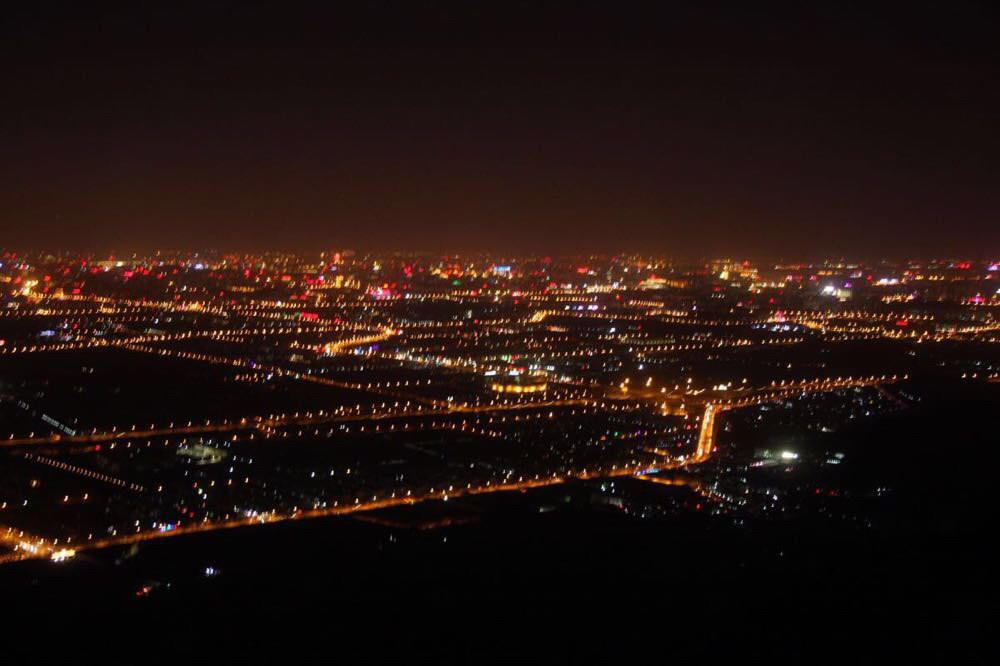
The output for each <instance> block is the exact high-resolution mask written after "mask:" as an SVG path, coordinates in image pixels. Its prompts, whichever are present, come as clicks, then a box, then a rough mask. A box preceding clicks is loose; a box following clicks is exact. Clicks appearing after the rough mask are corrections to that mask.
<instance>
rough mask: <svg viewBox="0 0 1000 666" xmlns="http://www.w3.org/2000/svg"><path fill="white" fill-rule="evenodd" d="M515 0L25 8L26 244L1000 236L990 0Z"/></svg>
mask: <svg viewBox="0 0 1000 666" xmlns="http://www.w3.org/2000/svg"><path fill="white" fill-rule="evenodd" d="M203 4H204V3H203ZM504 8H505V9H504V11H502V12H500V11H491V10H488V9H484V8H479V7H476V8H469V7H466V8H458V5H455V6H451V5H448V4H447V3H440V2H432V3H419V4H418V5H416V6H409V7H407V8H406V9H402V10H401V9H399V8H396V7H393V6H392V5H391V3H375V4H369V5H367V6H366V7H364V8H357V7H355V8H351V9H336V8H330V7H326V8H323V9H315V10H314V9H308V10H307V9H301V8H299V9H295V10H293V9H289V8H274V7H271V8H265V7H263V6H260V5H251V6H244V5H243V4H242V3H231V2H214V3H208V4H204V6H202V5H188V6H182V5H170V6H169V7H163V8H159V9H150V8H143V9H136V8H130V7H127V6H123V7H121V8H116V9H109V8H106V9H102V10H96V9H90V8H80V7H69V6H68V7H59V6H58V5H49V7H48V9H38V8H34V7H30V8H29V7H22V8H20V9H15V10H13V11H12V12H11V13H9V14H7V15H6V16H5V17H4V18H3V19H2V20H0V37H2V42H3V45H2V46H0V54H2V55H3V58H4V65H3V70H4V79H5V81H6V82H7V85H6V88H7V90H6V92H7V95H6V97H7V103H6V104H5V105H4V107H3V109H2V110H0V128H2V129H0V137H2V140H3V144H4V151H5V156H6V159H4V160H3V161H2V164H3V171H2V175H3V179H2V184H0V204H2V207H0V210H2V211H3V212H2V217H0V224H2V225H3V229H4V234H3V244H4V246H6V247H25V248H42V249H44V248H51V247H65V248H69V249H79V250H89V251H98V252H104V251H106V250H107V248H112V247H117V248H123V249H132V248H135V249H152V248H155V247H191V248H198V247H220V248H233V249H234V250H247V251H254V250H262V249H273V248H279V247H284V248H288V249H300V250H303V249H312V248H336V247H353V248H356V249H359V250H368V249H380V250H385V249H386V248H387V247H388V248H397V247H398V248H400V249H404V248H413V249H423V250H426V251H430V252H463V251H475V250H488V251H492V252H496V253H526V252H530V253H539V254H572V253H589V252H601V253H613V252H637V253H661V254H666V255H670V256H675V257H678V258H682V257H683V258H695V257H703V256H715V255H731V256H734V257H751V258H757V257H763V256H768V257H776V256H784V257H794V258H799V257H828V256H840V255H845V256H868V257H884V256H892V257H900V258H902V257H909V256H920V257H947V256H960V257H976V258H991V257H995V256H996V255H997V254H998V253H1000V224H997V216H996V211H997V190H996V182H997V176H998V173H997V167H996V166H995V162H996V157H995V156H996V155H997V154H998V153H1000V132H997V131H996V127H997V116H996V109H997V108H1000V107H998V103H1000V93H998V92H997V91H998V87H997V86H996V85H995V83H996V74H997V73H998V58H997V55H998V47H997V46H996V43H995V39H993V29H992V26H994V25H996V23H995V20H994V19H995V15H994V14H995V11H994V10H993V8H992V7H990V6H989V5H988V3H976V2H963V3H947V4H945V3H923V4H919V5H913V6H908V7H907V8H906V9H905V10H889V9H884V8H883V9H872V8H868V7H865V6H863V5H861V4H844V3H839V5H838V6H836V7H833V6H824V5H816V6H810V7H802V6H797V5H795V4H793V3H780V4H769V5H767V6H758V7H754V8H747V7H743V8H737V9H728V10H726V9H722V8H715V9H705V8H702V7H699V6H698V3H675V4H673V6H672V7H671V8H670V9H660V10H658V11H657V12H656V13H647V12H641V11H635V12H621V13H619V14H617V15H607V14H602V13H600V12H598V11H592V10H589V11H588V10H584V9H581V8H579V7H573V6H572V5H565V6H564V7H563V9H564V11H560V7H559V6H558V5H556V6H549V7H548V8H547V9H546V10H544V11H541V10H537V9H535V8H534V7H533V6H532V5H529V4H528V3H507V4H505V5H504Z"/></svg>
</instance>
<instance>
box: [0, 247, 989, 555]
mask: <svg viewBox="0 0 1000 666" xmlns="http://www.w3.org/2000/svg"><path fill="white" fill-rule="evenodd" d="M998 276H1000V271H998V263H997V262H996V261H970V260H965V259H949V260H940V261H931V262H927V261H921V262H917V261H914V262H895V263H893V262H878V263H874V264H872V263H864V262H847V261H843V260H838V261H817V262H802V263H795V264H781V265H756V264H752V263H751V262H749V261H741V260H733V259H719V260H710V261H704V262H696V263H675V262H672V261H670V260H668V259H666V258H663V257H642V256H631V255H614V256H597V255H595V256H584V257H548V256H499V255H491V254H474V255H461V256H458V255H448V256H441V255H433V254H422V253H398V252H386V253H384V254H358V253H354V252H351V251H348V250H340V251H329V252H323V253H319V254H314V255H305V254H289V253H277V252H276V253H264V254H257V255H249V254H225V253H200V252H188V253H177V252H155V253H152V254H148V255H142V254H130V255H115V256H100V257H99V256H93V255H79V254H59V253H35V254H26V253H20V252H15V251H3V252H2V253H0V454H2V455H4V456H6V464H5V465H4V466H3V471H2V472H0V479H2V483H0V489H2V490H0V493H2V496H0V562H12V561H17V560H22V559H28V558H48V559H52V560H54V561H64V560H67V559H69V558H71V557H73V556H74V555H75V554H76V553H77V552H79V551H81V550H85V549H98V548H108V547H113V546H121V545H126V544H133V543H137V542H142V541H146V540H151V539H162V538H168V537H171V536H175V535H179V534H188V533H194V532H206V531H210V530H218V529H228V528H237V527H249V526H254V525H259V524H263V523H274V522H279V521H287V520H300V519H305V518H314V517H320V516H333V515H344V514H355V513H359V512H377V511H380V510H384V509H389V508H391V507H405V506H411V505H416V504H419V503H434V502H449V501H454V500H457V499H459V498H472V497H475V496H478V495H484V494H488V493H499V494H503V493H511V492H515V491H523V490H530V489H534V488H540V487H545V486H555V485H560V484H572V483H591V482H593V483H612V482H611V481H608V482H604V481H602V480H604V479H608V480H620V479H623V478H627V479H630V480H631V481H633V482H636V483H645V484H649V485H650V486H651V487H653V488H664V492H667V491H669V490H670V489H671V488H673V487H676V486H684V487H686V488H688V489H690V490H691V491H692V492H693V493H695V494H696V496H697V498H698V501H699V504H698V506H699V507H700V506H701V502H704V503H706V504H707V505H710V506H712V507H713V511H718V512H729V511H739V510H741V507H744V508H743V509H742V510H746V509H745V507H746V506H747V505H748V501H747V500H746V498H743V497H738V496H736V495H734V494H733V493H731V492H728V491H726V490H725V489H724V488H723V485H722V484H720V483H718V482H717V475H716V476H715V477H713V476H712V474H711V473H710V470H712V469H713V467H712V466H713V465H715V466H720V465H732V464H734V463H733V462H732V460H730V459H729V457H730V456H731V455H732V454H731V452H732V451H734V450H738V449H739V442H736V441H734V442H725V446H722V445H721V444H720V437H724V433H721V432H720V430H721V429H720V423H723V422H725V421H726V419H727V418H729V417H730V416H732V415H734V414H737V413H740V414H744V413H747V414H749V413H752V410H755V409H764V410H769V409H771V408H772V407H773V406H774V405H784V406H785V407H786V408H788V409H798V410H799V412H801V413H802V414H805V415H806V416H807V417H808V418H810V419H813V423H812V425H815V424H818V423H819V422H820V420H821V419H830V418H844V419H846V418H855V416H857V415H858V414H869V413H871V412H872V411H873V410H876V411H877V410H890V409H896V408H902V407H904V406H905V404H906V403H907V400H908V399H909V398H907V395H908V394H907V389H906V387H907V384H908V382H909V381H910V379H911V375H913V374H915V373H917V374H919V373H925V372H932V371H933V372H938V373H947V374H949V375H952V376H955V377H960V378H961V379H963V380H966V381H984V382H988V381H997V380H998V377H1000V363H997V362H996V361H993V360H991V359H996V358H997V354H996V353H995V352H994V350H996V349H997V347H996V345H997V343H998V342H1000V310H998V309H997V307H998V306H1000V278H998ZM963 350H975V353H964V352H963ZM982 350H988V351H986V352H984V351H982ZM824 395H825V396H831V400H829V401H821V402H816V401H815V400H814V397H815V396H824ZM758 418H763V413H761V414H760V415H759V416H758ZM823 422H824V423H825V422H826V421H823ZM799 457H800V455H799V453H797V452H794V451H782V452H779V453H778V454H776V455H771V454H770V453H768V454H767V455H765V456H764V457H763V458H760V459H758V460H756V461H755V462H754V463H752V465H757V466H760V465H769V464H772V462H774V461H776V462H777V463H778V464H786V465H791V464H794V463H795V461H796V460H798V459H799ZM834 462H836V460H834ZM752 465H751V466H752ZM713 478H715V479H716V481H713ZM602 487H605V486H602ZM762 506H763V508H761V509H760V510H773V506H772V505H771V504H767V505H762Z"/></svg>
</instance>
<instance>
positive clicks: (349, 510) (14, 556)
mask: <svg viewBox="0 0 1000 666" xmlns="http://www.w3.org/2000/svg"><path fill="white" fill-rule="evenodd" d="M893 381H897V378H896V377H865V378H852V377H848V378H838V379H836V380H829V379H827V380H815V381H803V382H798V383H792V384H790V385H784V386H782V385H778V386H776V387H773V388H768V389H766V390H764V391H762V392H758V393H757V394H756V395H753V396H746V397H742V398H739V399H734V400H727V401H725V402H720V403H715V402H709V403H707V404H706V405H705V409H704V412H703V414H702V417H701V426H700V430H699V433H698V442H697V445H696V447H695V451H694V453H693V454H692V455H691V456H690V457H683V456H682V457H679V458H677V459H674V460H668V461H661V462H659V463H656V464H655V465H654V464H651V463H650V462H643V463H640V464H635V465H622V466H619V465H614V466H611V467H610V468H604V467H598V468H594V469H582V470H572V471H565V472H561V473H553V474H551V475H537V476H536V477H535V478H532V479H523V480H519V481H517V482H510V483H492V482H486V483H485V484H482V485H476V486H473V485H471V484H468V485H467V486H466V487H465V488H462V487H460V486H459V487H455V486H451V487H449V488H447V489H441V490H437V491H433V490H432V491H431V492H426V493H422V494H413V493H412V491H406V492H405V493H404V492H403V491H397V492H394V493H392V494H390V496H388V497H382V498H378V497H374V498H373V499H372V500H369V501H364V502H362V501H361V500H360V498H358V499H356V500H355V502H354V503H353V504H351V503H346V504H343V505H340V504H339V503H337V502H335V503H334V505H333V506H328V507H324V508H317V509H308V510H297V511H293V512H289V513H277V512H269V513H262V514H257V515H253V516H248V517H243V518H238V519H232V520H219V521H209V520H208V519H205V520H204V521H202V522H199V523H192V524H190V525H180V526H178V527H176V528H175V529H172V530H169V531H160V530H146V531H138V532H136V533H133V534H123V535H119V536H115V537H110V538H104V539H93V540H89V541H86V542H82V543H75V544H72V546H73V548H74V549H75V550H74V551H72V552H70V551H68V550H67V548H68V544H67V543H63V544H62V547H61V548H60V544H58V543H56V542H51V541H49V540H47V539H44V538H40V537H35V536H28V537H25V536H24V535H23V533H22V532H20V531H18V530H16V529H15V528H12V527H7V528H2V527H0V530H4V531H3V532H0V541H2V542H3V543H4V544H5V545H8V546H10V547H12V548H13V549H14V552H13V553H10V554H7V555H4V556H0V563H3V562H11V561H16V560H22V559H31V558H53V559H65V558H66V557H69V556H71V555H72V554H73V553H74V552H75V551H79V550H84V549H97V548H107V547H111V546H120V545H126V544H132V543H139V542H142V541H148V540H152V539H162V538H168V537H173V536H179V535H182V534H193V533H200V532H209V531H213V530H223V529H234V528H238V527H247V526H253V525H260V524H268V523H277V522H284V521H290V520H301V519H308V518H320V517H325V516H339V515H348V514H353V513H359V512H365V511H376V510H379V509H386V508H390V507H397V506H409V505H414V504H418V503H421V502H428V501H448V500H450V499H455V498H460V497H464V496H475V495H483V494H487V493H498V492H513V491H524V490H530V489H533V488H541V487H547V486H554V485H559V484H562V483H565V482H567V481H569V480H574V479H576V480H590V479H599V478H607V477H619V476H635V477H637V478H639V479H642V480H645V481H650V482H653V483H665V484H666V485H677V483H676V482H674V481H673V480H664V479H662V478H659V477H656V476H653V475H652V474H650V473H648V472H649V470H650V468H651V467H655V468H656V469H657V470H661V471H662V470H672V469H680V468H685V467H689V466H691V465H697V464H701V463H704V462H706V461H707V460H709V459H710V458H711V456H712V454H713V452H714V451H715V435H716V417H717V416H718V414H719V413H721V412H724V411H727V410H729V409H739V408H741V407H747V406H751V405H756V404H761V403H764V402H769V401H773V400H780V399H784V398H786V397H788V396H789V395H793V394H801V393H803V392H823V391H833V390H838V389H843V388H853V387H861V386H879V385H881V384H884V383H891V382H893ZM564 402H566V403H568V404H594V403H593V401H585V400H579V401H564ZM556 404H558V401H553V402H552V403H549V405H556ZM540 406H543V405H540V404H537V403H536V404H532V403H524V404H519V405H516V406H509V405H506V406H481V407H464V408H462V409H460V410H459V409H456V410H452V409H449V410H442V411H441V412H440V413H441V414H442V415H445V414H453V413H455V412H456V411H460V412H463V413H464V412H479V411H483V412H486V411H502V410H505V409H512V408H514V409H519V408H528V407H540ZM545 406H547V405H545ZM414 415H421V416H427V415H429V411H422V412H416V413H415V414H414ZM344 418H345V419H353V420H363V419H371V418H372V416H371V415H368V414H360V415H348V416H345V417H344ZM220 427H223V426H220ZM224 427H229V428H232V427H233V426H232V425H231V424H230V425H228V426H224ZM170 432H177V431H176V430H171V431H170ZM131 434H135V435H137V436H144V435H139V434H138V433H131ZM70 439H71V438H69V437H67V438H64V439H63V440H62V441H69V440H70ZM55 441H60V440H55ZM83 441H90V440H86V439H85V440H83ZM692 483H694V482H690V483H689V482H685V484H684V485H689V486H691V487H692V488H693V489H695V490H696V491H699V490H700V486H697V484H696V483H695V484H694V485H692Z"/></svg>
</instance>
